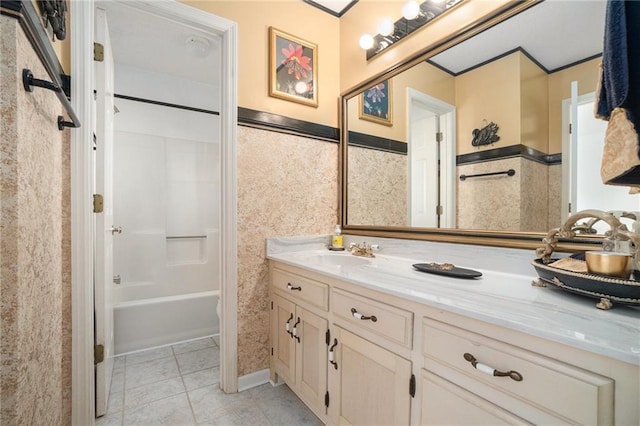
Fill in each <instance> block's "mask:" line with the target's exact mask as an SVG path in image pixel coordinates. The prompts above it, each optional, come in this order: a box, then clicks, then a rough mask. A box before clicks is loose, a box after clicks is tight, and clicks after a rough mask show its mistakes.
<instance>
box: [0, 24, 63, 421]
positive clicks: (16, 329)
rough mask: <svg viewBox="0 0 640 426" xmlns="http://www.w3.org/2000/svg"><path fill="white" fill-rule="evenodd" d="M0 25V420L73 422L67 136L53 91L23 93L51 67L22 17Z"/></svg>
mask: <svg viewBox="0 0 640 426" xmlns="http://www.w3.org/2000/svg"><path fill="white" fill-rule="evenodd" d="M0 26H1V27H2V31H1V34H0V51H1V52H2V55H1V68H0V85H1V86H0V93H1V98H0V99H1V101H0V102H1V104H0V107H1V112H2V114H1V116H2V120H1V122H0V123H1V125H0V135H1V137H2V142H1V145H0V146H1V150H2V151H1V158H2V168H1V172H0V234H1V235H2V237H1V239H0V304H1V312H2V313H1V315H2V316H1V323H0V357H1V359H2V364H1V366H0V393H1V400H2V406H1V414H0V423H2V424H17V423H18V422H20V423H24V424H36V423H39V422H41V421H42V419H47V423H49V424H69V423H70V414H71V413H70V407H71V405H70V404H71V400H70V394H71V388H70V380H71V369H70V367H71V341H70V331H71V330H70V325H71V321H70V315H71V309H70V308H71V306H70V305H71V299H70V259H71V255H70V214H69V204H70V177H69V131H68V130H65V131H64V132H60V131H59V130H58V127H57V117H58V115H62V114H63V113H64V112H63V108H62V106H61V105H60V102H59V100H58V98H57V97H56V95H55V94H54V93H53V92H51V91H47V90H41V89H36V90H34V91H33V92H32V93H28V92H26V91H25V90H24V88H23V85H22V78H21V75H22V69H23V68H29V69H31V70H32V72H33V74H34V76H36V77H37V78H42V79H46V78H47V71H46V70H45V68H44V66H43V65H42V64H41V62H40V59H39V58H38V56H37V54H36V53H35V51H34V49H33V48H32V46H31V44H30V42H29V41H28V39H27V37H26V36H25V34H24V32H23V30H22V28H21V27H20V24H19V21H18V20H17V19H13V18H10V17H7V16H4V15H3V16H0Z"/></svg>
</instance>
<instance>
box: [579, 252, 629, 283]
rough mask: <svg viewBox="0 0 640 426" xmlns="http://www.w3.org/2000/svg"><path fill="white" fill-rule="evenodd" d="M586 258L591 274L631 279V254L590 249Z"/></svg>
mask: <svg viewBox="0 0 640 426" xmlns="http://www.w3.org/2000/svg"><path fill="white" fill-rule="evenodd" d="M585 259H586V261H587V270H588V271H589V273H591V274H599V275H608V276H610V277H619V278H623V279H625V280H626V279H629V276H631V265H632V258H631V255H630V254H627V253H618V252H612V251H588V252H586V255H585Z"/></svg>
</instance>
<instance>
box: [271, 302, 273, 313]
mask: <svg viewBox="0 0 640 426" xmlns="http://www.w3.org/2000/svg"><path fill="white" fill-rule="evenodd" d="M271 310H272V311H273V300H272V301H271Z"/></svg>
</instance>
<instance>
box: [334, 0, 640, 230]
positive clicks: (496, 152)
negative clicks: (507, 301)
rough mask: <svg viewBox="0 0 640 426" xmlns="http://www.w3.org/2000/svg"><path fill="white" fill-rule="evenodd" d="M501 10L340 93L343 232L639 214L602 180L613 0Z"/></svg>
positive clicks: (517, 226) (539, 223)
mask: <svg viewBox="0 0 640 426" xmlns="http://www.w3.org/2000/svg"><path fill="white" fill-rule="evenodd" d="M506 15H510V16H509V17H508V18H504V17H498V18H497V19H496V21H498V22H497V23H496V24H495V25H493V26H491V27H489V28H486V29H485V28H482V29H479V28H476V29H470V30H469V32H468V33H467V34H459V35H458V36H457V37H458V40H457V41H456V40H453V41H452V42H451V43H450V44H451V46H450V47H448V48H446V49H445V50H442V51H436V52H427V53H425V54H424V56H421V57H416V58H414V59H413V60H412V66H410V67H408V68H407V67H403V66H398V67H395V68H394V70H393V71H389V72H387V73H386V74H383V75H379V76H378V77H376V78H375V79H374V80H371V81H369V82H363V83H362V84H361V85H359V86H358V88H356V89H353V90H352V91H350V92H349V93H347V94H345V96H344V97H343V102H342V106H343V112H342V120H343V123H342V126H343V127H342V129H343V131H342V132H343V141H342V155H343V158H342V160H343V162H342V177H343V204H342V220H343V225H344V226H345V228H346V229H347V230H351V231H353V232H356V233H358V232H360V233H366V232H367V231H370V232H373V231H375V232H377V233H378V235H380V233H381V232H382V233H384V232H392V231H393V232H398V231H402V232H408V233H414V234H416V235H418V234H421V233H422V234H425V233H429V234H432V235H441V236H444V237H442V238H441V239H447V236H448V237H451V236H465V235H466V236H485V237H491V238H495V237H500V238H508V239H511V240H517V239H527V238H528V239H529V240H536V241H540V236H541V235H542V234H541V233H546V232H547V231H548V230H549V229H551V228H553V227H557V226H560V225H561V224H562V223H563V222H564V221H565V220H566V218H567V217H568V216H569V215H570V214H571V213H572V212H573V213H575V212H576V211H579V210H585V209H590V208H595V209H600V210H632V211H637V210H640V201H639V198H638V197H639V196H633V195H629V194H628V188H624V187H613V186H605V185H602V183H601V181H600V158H601V154H602V146H603V141H604V131H605V130H606V122H604V121H600V120H597V119H595V118H594V117H593V103H594V99H595V92H596V85H597V83H598V79H599V66H600V63H601V55H602V45H603V34H604V20H605V2H604V1H601V0H598V1H580V0H574V1H560V0H547V1H541V2H528V3H527V4H526V5H524V4H523V3H517V4H515V5H514V6H513V8H512V9H509V10H508V11H507V13H506ZM469 33H473V35H469ZM570 127H571V130H570ZM496 129H497V131H496ZM605 229H606V228H605Z"/></svg>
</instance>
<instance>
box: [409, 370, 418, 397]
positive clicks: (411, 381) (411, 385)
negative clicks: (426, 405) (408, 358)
mask: <svg viewBox="0 0 640 426" xmlns="http://www.w3.org/2000/svg"><path fill="white" fill-rule="evenodd" d="M409 395H411V398H414V397H415V396H416V376H415V374H412V375H411V378H410V379H409Z"/></svg>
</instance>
